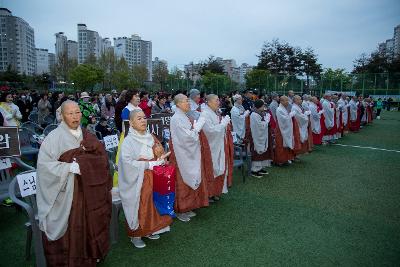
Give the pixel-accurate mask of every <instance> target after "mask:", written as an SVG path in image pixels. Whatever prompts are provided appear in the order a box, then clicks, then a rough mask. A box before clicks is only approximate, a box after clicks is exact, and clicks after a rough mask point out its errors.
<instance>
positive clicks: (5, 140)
mask: <svg viewBox="0 0 400 267" xmlns="http://www.w3.org/2000/svg"><path fill="white" fill-rule="evenodd" d="M11 156H17V157H18V156H21V148H20V143H19V135H18V128H17V127H0V157H11Z"/></svg>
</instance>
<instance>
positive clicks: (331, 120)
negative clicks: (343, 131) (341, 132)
mask: <svg viewBox="0 0 400 267" xmlns="http://www.w3.org/2000/svg"><path fill="white" fill-rule="evenodd" d="M321 105H322V109H323V110H324V122H325V128H326V132H325V133H324V136H323V138H322V141H323V142H322V143H323V144H328V143H333V142H334V141H335V139H334V134H336V117H335V109H334V108H333V106H332V104H331V95H330V94H328V93H326V94H325V95H324V97H323V98H322V99H321Z"/></svg>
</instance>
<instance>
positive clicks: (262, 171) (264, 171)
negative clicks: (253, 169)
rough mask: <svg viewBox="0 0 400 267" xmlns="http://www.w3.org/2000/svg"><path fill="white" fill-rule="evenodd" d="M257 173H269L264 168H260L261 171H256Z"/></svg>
mask: <svg viewBox="0 0 400 267" xmlns="http://www.w3.org/2000/svg"><path fill="white" fill-rule="evenodd" d="M258 173H259V174H262V175H266V174H269V173H268V172H267V171H266V170H264V169H262V170H261V171H259V172H258Z"/></svg>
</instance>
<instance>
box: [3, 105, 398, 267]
mask: <svg viewBox="0 0 400 267" xmlns="http://www.w3.org/2000/svg"><path fill="white" fill-rule="evenodd" d="M338 143H339V144H344V145H360V146H365V147H377V148H383V149H388V150H397V151H400V112H384V113H383V114H382V119H381V120H374V122H373V124H372V125H370V126H367V127H364V129H362V130H361V131H360V132H359V133H356V134H348V135H347V136H345V137H344V138H342V139H341V140H340V141H339V142H338ZM237 173H238V175H236V177H235V181H234V186H233V187H232V188H231V189H230V191H229V194H228V195H224V196H223V198H222V199H221V200H220V201H219V202H217V203H215V204H212V205H211V206H210V207H209V208H204V209H201V210H198V211H196V212H197V216H196V217H194V218H193V219H192V220H191V221H190V222H189V223H183V222H180V221H177V220H175V221H174V224H173V225H172V227H171V232H169V233H166V234H164V235H162V236H161V239H159V240H148V239H146V240H145V242H146V244H147V247H146V248H144V249H136V248H134V247H133V245H132V244H131V243H130V242H129V240H128V238H127V237H126V235H125V227H124V224H123V214H121V217H120V227H119V230H120V237H119V242H118V243H117V244H116V245H114V246H113V247H112V249H111V251H110V253H109V254H108V256H107V258H106V260H105V261H104V262H103V263H101V264H100V266H104V267H105V266H245V265H247V266H400V153H399V152H393V151H381V150H373V149H364V148H354V147H343V146H323V147H322V146H321V147H316V148H315V149H314V151H313V152H312V153H311V154H308V155H303V156H302V157H301V162H299V163H294V164H292V165H291V166H287V167H272V168H270V174H269V175H268V176H264V177H263V178H261V179H257V178H253V177H248V178H247V180H246V183H245V184H243V183H242V181H241V176H240V175H239V173H240V172H239V171H237ZM25 220H26V219H25V216H24V214H23V213H21V212H18V211H16V209H15V208H6V207H2V206H1V207H0V266H33V260H31V261H28V262H27V261H25V260H24V253H25V238H26V233H25V228H24V222H25Z"/></svg>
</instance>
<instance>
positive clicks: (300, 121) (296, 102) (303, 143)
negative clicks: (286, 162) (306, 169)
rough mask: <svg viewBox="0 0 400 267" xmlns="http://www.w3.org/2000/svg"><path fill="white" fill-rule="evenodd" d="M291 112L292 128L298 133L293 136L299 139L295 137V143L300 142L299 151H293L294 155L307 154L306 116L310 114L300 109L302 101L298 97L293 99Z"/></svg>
mask: <svg viewBox="0 0 400 267" xmlns="http://www.w3.org/2000/svg"><path fill="white" fill-rule="evenodd" d="M292 112H294V114H295V115H294V119H295V120H294V123H293V124H294V128H295V127H297V129H298V132H297V131H295V132H294V135H296V134H298V135H299V138H298V139H297V137H296V136H295V142H297V140H298V141H300V146H299V149H295V153H296V155H300V154H304V153H308V146H309V145H308V115H310V114H311V112H310V111H309V110H307V111H304V110H303V108H302V99H301V97H300V96H298V95H295V96H294V97H293V105H292Z"/></svg>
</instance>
